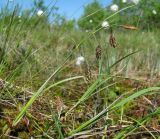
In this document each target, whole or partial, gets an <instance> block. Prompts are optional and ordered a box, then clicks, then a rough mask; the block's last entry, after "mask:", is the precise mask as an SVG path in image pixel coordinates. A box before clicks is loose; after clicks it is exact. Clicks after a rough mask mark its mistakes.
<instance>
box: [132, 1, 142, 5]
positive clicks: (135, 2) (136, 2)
mask: <svg viewBox="0 0 160 139" xmlns="http://www.w3.org/2000/svg"><path fill="white" fill-rule="evenodd" d="M139 1H140V0H131V2H133V3H134V4H136V5H137V4H138V3H139Z"/></svg>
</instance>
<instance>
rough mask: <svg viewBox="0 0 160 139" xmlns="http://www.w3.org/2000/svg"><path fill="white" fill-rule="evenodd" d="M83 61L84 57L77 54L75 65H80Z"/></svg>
mask: <svg viewBox="0 0 160 139" xmlns="http://www.w3.org/2000/svg"><path fill="white" fill-rule="evenodd" d="M84 61H85V58H84V57H83V56H79V57H77V59H76V65H77V66H80V65H81V64H83V63H84Z"/></svg>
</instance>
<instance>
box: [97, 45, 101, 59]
mask: <svg viewBox="0 0 160 139" xmlns="http://www.w3.org/2000/svg"><path fill="white" fill-rule="evenodd" d="M101 55H102V48H101V46H100V45H98V46H97V48H96V59H97V60H99V59H101Z"/></svg>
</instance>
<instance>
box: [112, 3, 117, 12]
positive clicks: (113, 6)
mask: <svg viewBox="0 0 160 139" xmlns="http://www.w3.org/2000/svg"><path fill="white" fill-rule="evenodd" d="M118 9H119V7H118V5H117V4H113V5H111V7H110V10H111V11H112V12H117V11H118Z"/></svg>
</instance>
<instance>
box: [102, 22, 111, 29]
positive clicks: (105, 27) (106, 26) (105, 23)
mask: <svg viewBox="0 0 160 139" xmlns="http://www.w3.org/2000/svg"><path fill="white" fill-rule="evenodd" d="M102 27H103V28H104V29H108V28H109V23H108V22H107V21H103V22H102Z"/></svg>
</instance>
